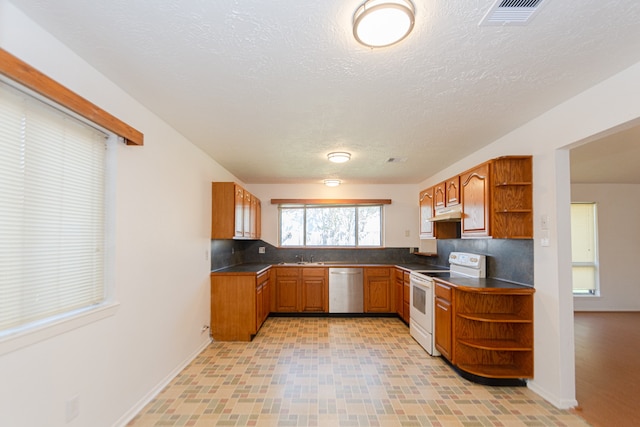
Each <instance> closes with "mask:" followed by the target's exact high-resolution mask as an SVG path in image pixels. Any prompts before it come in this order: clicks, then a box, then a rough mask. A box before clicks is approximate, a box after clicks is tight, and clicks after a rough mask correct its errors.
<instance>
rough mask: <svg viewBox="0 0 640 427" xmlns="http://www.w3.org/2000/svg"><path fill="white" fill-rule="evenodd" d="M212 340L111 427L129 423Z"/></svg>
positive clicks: (204, 344)
mask: <svg viewBox="0 0 640 427" xmlns="http://www.w3.org/2000/svg"><path fill="white" fill-rule="evenodd" d="M212 342H213V340H211V339H209V340H208V341H205V342H204V343H202V345H201V346H200V347H199V348H198V349H197V350H196V351H194V352H193V353H192V354H191V355H189V357H187V358H186V359H185V360H184V361H183V362H182V363H180V364H179V365H178V366H177V367H176V368H175V369H174V370H172V371H171V372H170V373H169V375H167V376H166V377H165V378H164V379H163V380H162V381H160V383H158V384H157V385H156V386H155V387H154V388H153V389H151V390H150V391H149V393H147V394H146V395H145V396H144V397H143V398H142V399H140V401H138V403H136V404H135V405H134V406H133V407H132V408H131V409H129V410H128V411H127V412H126V413H125V414H124V415H122V416H121V417H120V419H119V420H118V421H116V422H115V423H114V424H113V427H125V426H126V425H127V423H129V421H131V420H132V419H133V418H134V417H135V416H136V415H138V413H139V412H140V411H141V410H142V409H143V408H144V407H145V406H147V404H148V403H149V402H151V401H152V400H153V398H154V397H156V396H157V395H158V393H160V392H161V391H162V390H163V389H164V388H165V387H166V386H167V385H168V384H169V383H170V382H171V380H173V379H174V378H175V377H176V376H177V375H178V374H179V373H180V372H182V370H183V369H184V368H186V367H187V365H188V364H189V363H191V362H192V361H193V360H194V359H195V358H196V357H198V355H199V354H200V353H202V352H203V351H204V349H205V348H207V347H208V346H209V344H211V343H212Z"/></svg>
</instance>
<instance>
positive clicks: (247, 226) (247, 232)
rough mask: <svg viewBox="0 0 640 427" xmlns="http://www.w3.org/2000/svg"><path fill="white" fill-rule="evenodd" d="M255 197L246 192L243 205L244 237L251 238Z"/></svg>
mask: <svg viewBox="0 0 640 427" xmlns="http://www.w3.org/2000/svg"><path fill="white" fill-rule="evenodd" d="M252 198H253V196H252V195H251V193H249V192H248V191H247V190H244V203H243V204H242V212H243V213H242V235H243V236H244V237H251V222H252V221H251V204H252V202H251V199H252Z"/></svg>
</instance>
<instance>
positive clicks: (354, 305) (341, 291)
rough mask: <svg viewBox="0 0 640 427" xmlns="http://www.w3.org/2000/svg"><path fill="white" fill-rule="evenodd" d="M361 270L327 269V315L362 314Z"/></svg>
mask: <svg viewBox="0 0 640 427" xmlns="http://www.w3.org/2000/svg"><path fill="white" fill-rule="evenodd" d="M363 312H364V281H363V272H362V268H353V267H340V268H329V313H363Z"/></svg>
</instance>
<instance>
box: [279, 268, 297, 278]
mask: <svg viewBox="0 0 640 427" xmlns="http://www.w3.org/2000/svg"><path fill="white" fill-rule="evenodd" d="M299 275H300V268H299V267H282V268H276V276H277V277H284V276H288V277H298V276H299Z"/></svg>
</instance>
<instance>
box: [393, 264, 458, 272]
mask: <svg viewBox="0 0 640 427" xmlns="http://www.w3.org/2000/svg"><path fill="white" fill-rule="evenodd" d="M395 266H396V267H400V268H404V269H405V270H410V271H414V270H443V271H449V269H448V268H447V267H441V266H439V265H426V264H395Z"/></svg>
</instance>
